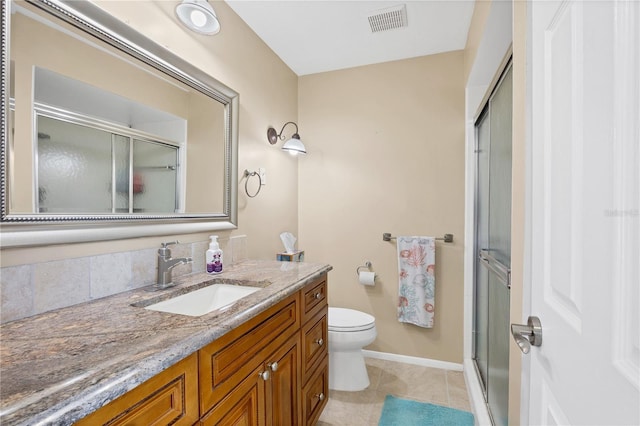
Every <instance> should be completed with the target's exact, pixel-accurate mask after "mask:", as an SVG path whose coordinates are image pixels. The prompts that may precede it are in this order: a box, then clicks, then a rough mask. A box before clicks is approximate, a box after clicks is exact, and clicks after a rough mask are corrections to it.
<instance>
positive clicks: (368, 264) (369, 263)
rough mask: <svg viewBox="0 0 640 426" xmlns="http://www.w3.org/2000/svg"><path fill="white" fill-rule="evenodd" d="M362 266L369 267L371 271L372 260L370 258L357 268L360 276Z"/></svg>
mask: <svg viewBox="0 0 640 426" xmlns="http://www.w3.org/2000/svg"><path fill="white" fill-rule="evenodd" d="M362 268H367V269H369V271H371V262H369V261H368V260H367V261H366V262H365V263H364V265H360V266H358V267H357V268H356V276H357V277H359V276H360V269H362Z"/></svg>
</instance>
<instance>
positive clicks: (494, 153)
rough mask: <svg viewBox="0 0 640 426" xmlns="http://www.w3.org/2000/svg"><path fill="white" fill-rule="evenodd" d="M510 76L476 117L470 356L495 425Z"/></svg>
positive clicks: (501, 378)
mask: <svg viewBox="0 0 640 426" xmlns="http://www.w3.org/2000/svg"><path fill="white" fill-rule="evenodd" d="M511 110H512V79H511V67H510V66H508V67H507V69H506V71H505V72H504V73H503V75H502V78H501V79H500V81H499V82H498V84H497V86H496V88H495V89H494V91H493V93H492V94H491V96H490V97H489V101H488V102H487V104H486V106H485V108H484V110H483V112H482V114H481V115H480V117H479V119H478V120H477V122H476V144H477V145H476V147H477V148H476V152H477V176H476V218H475V221H476V223H475V225H476V242H475V253H476V262H475V286H474V348H473V350H474V361H475V364H476V368H477V371H478V375H479V377H480V382H481V383H482V385H483V387H484V389H483V390H484V395H485V400H486V402H487V407H488V410H489V413H490V415H491V419H492V421H493V423H494V424H496V425H507V422H508V396H509V339H510V332H509V299H510V289H509V286H510V284H509V268H510V266H511V255H510V252H511V138H512V136H511V133H512V132H511V129H512V127H511V117H512V112H511Z"/></svg>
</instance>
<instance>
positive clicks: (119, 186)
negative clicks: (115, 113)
mask: <svg viewBox="0 0 640 426" xmlns="http://www.w3.org/2000/svg"><path fill="white" fill-rule="evenodd" d="M112 141H113V158H114V161H113V167H114V175H115V182H116V191H115V192H114V194H113V198H114V200H113V204H114V206H115V212H116V213H129V204H130V202H129V186H130V180H131V179H130V178H129V177H130V175H131V173H130V170H129V169H130V167H129V165H130V164H131V160H130V158H131V148H130V138H128V137H126V136H122V135H112Z"/></svg>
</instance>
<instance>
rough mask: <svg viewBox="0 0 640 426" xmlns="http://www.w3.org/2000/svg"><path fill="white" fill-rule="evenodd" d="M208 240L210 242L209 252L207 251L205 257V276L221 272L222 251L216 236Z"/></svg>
mask: <svg viewBox="0 0 640 426" xmlns="http://www.w3.org/2000/svg"><path fill="white" fill-rule="evenodd" d="M209 238H210V239H211V242H210V243H209V250H207V253H206V256H205V257H206V261H207V274H219V273H220V272H222V250H220V245H219V244H218V236H217V235H212V236H210V237H209Z"/></svg>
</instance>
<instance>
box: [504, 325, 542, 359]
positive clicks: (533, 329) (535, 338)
mask: <svg viewBox="0 0 640 426" xmlns="http://www.w3.org/2000/svg"><path fill="white" fill-rule="evenodd" d="M511 335H512V336H513V338H514V339H515V341H516V343H517V344H518V347H519V348H520V350H521V351H522V353H523V354H528V353H529V351H530V350H531V345H533V346H540V345H542V324H541V323H540V318H538V317H529V319H528V320H527V325H523V324H511Z"/></svg>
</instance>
